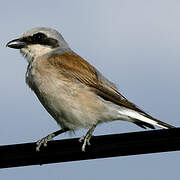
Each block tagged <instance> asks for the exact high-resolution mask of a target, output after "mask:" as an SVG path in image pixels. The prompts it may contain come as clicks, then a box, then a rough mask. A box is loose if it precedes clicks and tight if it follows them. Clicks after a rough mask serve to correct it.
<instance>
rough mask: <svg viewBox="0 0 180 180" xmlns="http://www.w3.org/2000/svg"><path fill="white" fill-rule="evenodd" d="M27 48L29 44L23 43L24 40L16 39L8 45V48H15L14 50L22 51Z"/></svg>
mask: <svg viewBox="0 0 180 180" xmlns="http://www.w3.org/2000/svg"><path fill="white" fill-rule="evenodd" d="M25 46H27V44H26V43H25V42H23V40H21V39H14V40H12V41H9V42H8V43H7V44H6V47H9V48H14V49H21V48H24V47H25Z"/></svg>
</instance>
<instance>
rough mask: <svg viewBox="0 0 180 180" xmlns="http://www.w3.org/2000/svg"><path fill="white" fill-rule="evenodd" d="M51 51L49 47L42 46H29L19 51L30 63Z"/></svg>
mask: <svg viewBox="0 0 180 180" xmlns="http://www.w3.org/2000/svg"><path fill="white" fill-rule="evenodd" d="M51 51H52V48H51V47H48V46H42V45H38V44H37V45H29V46H27V47H26V48H22V49H21V50H20V52H21V54H22V55H23V56H24V57H25V58H26V59H27V61H28V62H29V63H30V62H32V61H33V60H34V58H37V57H40V56H43V55H45V54H47V53H49V52H51Z"/></svg>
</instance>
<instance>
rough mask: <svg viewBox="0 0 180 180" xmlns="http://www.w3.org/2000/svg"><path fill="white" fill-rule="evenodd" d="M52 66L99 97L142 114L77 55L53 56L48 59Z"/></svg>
mask: <svg viewBox="0 0 180 180" xmlns="http://www.w3.org/2000/svg"><path fill="white" fill-rule="evenodd" d="M48 61H49V63H50V64H51V65H53V66H54V67H56V68H60V69H61V73H63V74H64V76H65V77H68V78H71V79H74V80H78V81H80V82H81V83H83V84H85V85H87V86H89V87H90V89H91V90H92V91H94V92H95V93H96V94H97V95H99V96H100V97H102V98H103V99H105V100H107V101H111V102H113V103H115V104H118V105H121V106H124V107H127V108H130V109H133V110H135V111H138V112H142V113H143V111H141V110H140V109H139V108H137V107H136V106H135V105H134V104H133V103H131V102H129V101H128V100H127V99H126V98H125V97H124V96H122V95H121V94H120V93H119V92H118V90H117V89H116V87H115V86H114V85H113V84H112V83H111V82H109V81H108V80H107V79H106V78H104V77H103V76H102V75H101V74H100V73H99V72H98V71H97V70H96V69H95V68H94V67H93V66H91V65H90V64H89V63H88V62H87V61H85V60H84V59H83V58H81V57H80V56H78V55H77V54H75V53H72V52H71V53H64V54H61V55H59V54H53V55H51V56H50V57H49V58H48Z"/></svg>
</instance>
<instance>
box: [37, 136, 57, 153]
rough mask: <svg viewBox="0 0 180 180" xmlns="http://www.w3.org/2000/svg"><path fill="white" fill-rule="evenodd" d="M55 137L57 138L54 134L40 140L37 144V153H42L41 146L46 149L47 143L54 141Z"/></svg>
mask: <svg viewBox="0 0 180 180" xmlns="http://www.w3.org/2000/svg"><path fill="white" fill-rule="evenodd" d="M54 137H55V134H53V133H52V134H49V135H48V136H46V137H44V138H42V139H40V140H39V141H37V143H36V151H40V147H41V146H44V147H46V146H47V143H48V142H49V141H52V140H53V138H54Z"/></svg>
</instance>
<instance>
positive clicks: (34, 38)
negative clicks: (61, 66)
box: [6, 27, 70, 62]
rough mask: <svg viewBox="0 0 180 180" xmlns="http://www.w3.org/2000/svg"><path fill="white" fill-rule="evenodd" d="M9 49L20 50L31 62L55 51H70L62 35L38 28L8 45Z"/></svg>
mask: <svg viewBox="0 0 180 180" xmlns="http://www.w3.org/2000/svg"><path fill="white" fill-rule="evenodd" d="M6 46H7V47H10V48H14V49H20V52H21V53H22V54H23V55H24V56H25V57H26V58H27V60H28V61H29V62H31V61H32V60H33V59H34V58H35V57H39V56H42V55H44V54H47V53H50V52H51V51H53V50H55V49H58V48H59V49H60V50H66V49H70V48H69V46H68V44H67V43H66V41H65V40H64V38H63V37H62V35H61V34H60V33H59V32H57V31H56V30H54V29H51V28H46V27H37V28H33V29H30V30H28V31H26V32H25V33H23V35H22V36H20V37H19V38H18V39H14V40H12V41H10V42H8V43H7V45H6Z"/></svg>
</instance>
